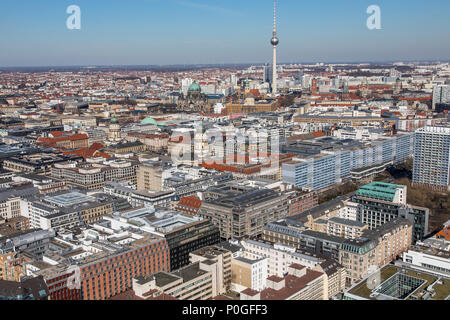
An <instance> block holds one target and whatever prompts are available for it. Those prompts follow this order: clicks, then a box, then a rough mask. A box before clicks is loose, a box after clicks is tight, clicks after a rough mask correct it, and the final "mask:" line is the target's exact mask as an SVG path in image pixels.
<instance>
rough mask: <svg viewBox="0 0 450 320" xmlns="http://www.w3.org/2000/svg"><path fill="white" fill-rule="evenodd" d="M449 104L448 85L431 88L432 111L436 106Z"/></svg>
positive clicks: (449, 90)
mask: <svg viewBox="0 0 450 320" xmlns="http://www.w3.org/2000/svg"><path fill="white" fill-rule="evenodd" d="M448 103H450V85H438V86H435V87H434V88H433V110H436V105H438V104H448Z"/></svg>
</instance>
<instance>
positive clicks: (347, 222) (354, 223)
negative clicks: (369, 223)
mask: <svg viewBox="0 0 450 320" xmlns="http://www.w3.org/2000/svg"><path fill="white" fill-rule="evenodd" d="M329 221H333V222H336V223H339V224H345V225H348V226H353V227H360V228H362V227H364V226H366V225H365V224H364V223H362V222H359V221H355V220H349V219H342V218H338V217H335V218H331V219H330V220H329Z"/></svg>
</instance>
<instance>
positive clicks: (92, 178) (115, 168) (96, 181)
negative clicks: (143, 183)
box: [51, 159, 139, 190]
mask: <svg viewBox="0 0 450 320" xmlns="http://www.w3.org/2000/svg"><path fill="white" fill-rule="evenodd" d="M138 166H139V163H138V161H135V160H119V159H114V160H108V161H104V160H102V159H90V163H87V164H76V163H73V162H68V163H61V164H56V165H55V166H54V167H53V168H52V169H51V176H52V177H53V178H55V179H58V180H62V181H65V182H66V184H68V185H71V186H73V187H76V188H82V189H87V190H99V189H102V188H103V187H104V185H105V184H106V183H108V182H112V181H130V182H131V183H132V184H134V185H136V183H137V179H136V170H137V168H138Z"/></svg>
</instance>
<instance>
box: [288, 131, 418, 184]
mask: <svg viewBox="0 0 450 320" xmlns="http://www.w3.org/2000/svg"><path fill="white" fill-rule="evenodd" d="M413 140H414V136H413V134H411V133H408V134H399V135H397V136H394V137H383V138H380V139H377V140H374V141H371V142H370V143H365V144H362V143H359V142H351V141H348V140H344V141H338V140H333V139H332V138H322V139H319V141H315V142H314V143H301V144H300V145H299V142H297V143H296V144H295V145H291V146H287V147H285V148H284V149H283V152H289V153H296V154H297V157H296V158H294V159H293V160H292V161H290V162H287V163H284V164H283V165H282V176H283V182H285V183H289V184H292V185H294V186H295V187H296V188H305V189H309V190H321V189H325V188H327V187H330V186H332V185H333V184H335V183H341V182H343V180H344V179H346V178H350V177H351V170H354V169H359V168H367V167H370V166H373V165H378V164H383V163H386V162H390V161H392V162H394V163H397V162H400V161H403V160H405V159H407V158H409V157H411V156H412V153H413V152H412V151H413Z"/></svg>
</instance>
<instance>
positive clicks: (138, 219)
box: [105, 208, 220, 271]
mask: <svg viewBox="0 0 450 320" xmlns="http://www.w3.org/2000/svg"><path fill="white" fill-rule="evenodd" d="M105 220H107V221H109V222H110V223H111V225H112V226H113V227H114V228H121V227H123V228H131V227H135V228H136V227H138V228H140V229H142V230H145V231H146V232H150V233H152V234H155V235H157V236H159V237H163V238H164V239H165V240H166V241H167V244H168V246H169V250H170V269H169V271H170V270H171V271H173V270H177V269H179V268H181V267H184V266H186V265H188V264H189V262H190V255H189V254H190V253H191V252H192V251H195V250H198V249H201V248H203V247H206V246H211V245H215V244H217V243H219V242H220V234H219V230H218V228H217V227H216V226H214V225H213V224H212V223H211V222H210V221H208V220H207V219H203V218H201V217H190V216H188V215H183V214H179V213H177V212H174V211H167V210H163V209H161V210H158V211H155V210H151V209H148V208H139V209H133V210H131V211H127V212H125V213H123V214H122V215H121V216H113V217H105Z"/></svg>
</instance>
